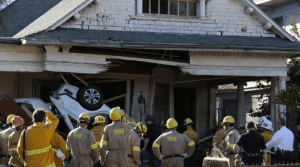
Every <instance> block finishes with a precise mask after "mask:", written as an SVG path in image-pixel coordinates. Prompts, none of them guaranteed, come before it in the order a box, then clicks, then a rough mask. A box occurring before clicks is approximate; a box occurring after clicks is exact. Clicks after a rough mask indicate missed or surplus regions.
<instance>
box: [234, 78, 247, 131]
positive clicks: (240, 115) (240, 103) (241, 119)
mask: <svg viewBox="0 0 300 167" xmlns="http://www.w3.org/2000/svg"><path fill="white" fill-rule="evenodd" d="M244 85H245V83H244V82H239V83H238V85H237V118H236V119H237V120H236V123H237V124H236V126H237V127H239V126H241V125H245V121H246V114H245V110H244V106H245V105H244V104H245V103H244Z"/></svg>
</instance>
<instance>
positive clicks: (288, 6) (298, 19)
mask: <svg viewBox="0 0 300 167" xmlns="http://www.w3.org/2000/svg"><path fill="white" fill-rule="evenodd" d="M253 2H254V3H256V4H257V5H258V6H259V7H260V8H261V9H262V10H263V11H264V12H265V13H266V14H267V15H268V16H270V17H271V18H272V19H273V20H274V21H275V22H276V23H277V24H278V25H280V26H281V27H283V28H284V29H285V30H286V31H288V32H289V33H291V34H292V35H293V36H295V37H297V38H298V40H299V39H300V34H298V35H296V34H295V33H294V32H293V31H292V30H291V28H292V24H291V17H294V18H295V24H296V26H297V27H298V29H300V1H299V0H284V1H283V0H253ZM299 33H300V30H299Z"/></svg>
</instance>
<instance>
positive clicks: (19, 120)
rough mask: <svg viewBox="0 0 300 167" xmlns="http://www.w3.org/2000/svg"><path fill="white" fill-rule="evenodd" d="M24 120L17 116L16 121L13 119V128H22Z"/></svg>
mask: <svg viewBox="0 0 300 167" xmlns="http://www.w3.org/2000/svg"><path fill="white" fill-rule="evenodd" d="M24 123H25V122H24V120H23V118H22V117H19V116H15V117H14V119H13V121H12V125H13V126H12V127H13V128H17V127H19V126H22V125H24Z"/></svg>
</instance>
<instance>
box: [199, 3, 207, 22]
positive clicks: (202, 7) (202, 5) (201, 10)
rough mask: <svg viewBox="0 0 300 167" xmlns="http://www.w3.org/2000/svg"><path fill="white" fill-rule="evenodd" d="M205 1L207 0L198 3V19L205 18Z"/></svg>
mask: <svg viewBox="0 0 300 167" xmlns="http://www.w3.org/2000/svg"><path fill="white" fill-rule="evenodd" d="M205 2H206V0H199V3H197V9H198V10H197V18H198V19H205V18H206V17H205Z"/></svg>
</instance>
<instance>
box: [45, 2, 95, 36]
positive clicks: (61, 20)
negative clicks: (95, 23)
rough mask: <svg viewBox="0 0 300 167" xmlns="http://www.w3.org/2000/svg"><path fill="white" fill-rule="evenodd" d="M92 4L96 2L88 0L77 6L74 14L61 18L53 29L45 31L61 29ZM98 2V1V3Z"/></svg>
mask: <svg viewBox="0 0 300 167" xmlns="http://www.w3.org/2000/svg"><path fill="white" fill-rule="evenodd" d="M92 2H94V0H86V1H85V2H83V3H82V4H81V5H79V6H77V7H76V8H75V9H74V10H73V11H72V12H70V13H68V14H67V15H66V16H64V17H63V18H61V19H60V20H58V21H57V22H56V23H54V24H53V25H52V26H51V27H49V28H48V29H46V30H45V31H46V32H47V31H49V30H54V29H56V28H57V27H59V26H60V25H62V24H63V23H65V22H66V21H67V20H69V19H70V18H71V17H72V16H74V15H75V14H77V13H78V12H79V11H81V10H82V9H83V8H85V7H87V6H88V5H89V4H91V3H92ZM97 2H98V1H97Z"/></svg>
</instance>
